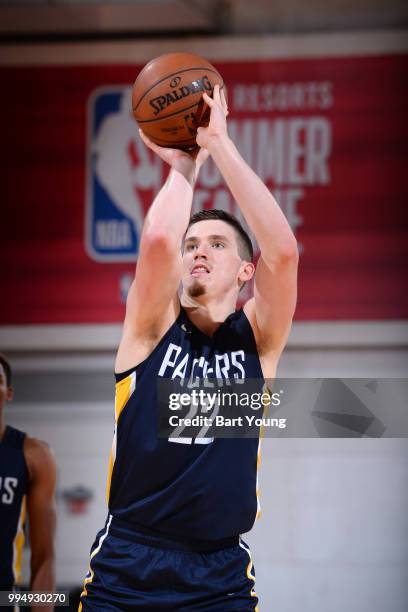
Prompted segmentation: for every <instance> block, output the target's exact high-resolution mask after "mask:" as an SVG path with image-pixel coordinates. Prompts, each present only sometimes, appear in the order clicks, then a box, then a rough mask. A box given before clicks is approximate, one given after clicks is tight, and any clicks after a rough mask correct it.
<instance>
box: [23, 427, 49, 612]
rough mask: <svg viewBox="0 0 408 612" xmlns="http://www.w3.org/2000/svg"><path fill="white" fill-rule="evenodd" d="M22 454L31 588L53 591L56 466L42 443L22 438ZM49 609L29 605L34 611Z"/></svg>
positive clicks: (33, 439)
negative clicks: (26, 474)
mask: <svg viewBox="0 0 408 612" xmlns="http://www.w3.org/2000/svg"><path fill="white" fill-rule="evenodd" d="M24 456H25V458H26V463H27V467H28V471H29V478H30V483H29V488H28V493H27V510H28V522H29V534H30V547H31V578H30V590H31V591H54V590H55V553H54V536H55V525H56V511H55V484H56V465H55V459H54V456H53V453H52V451H51V449H50V448H49V446H48V445H47V444H45V442H41V441H40V440H36V439H35V438H26V439H25V442H24ZM44 609H45V610H53V609H54V608H53V606H49V607H48V606H47V607H46V608H44V607H41V608H39V607H38V608H37V607H36V606H33V607H32V610H34V611H35V612H37V611H40V610H44Z"/></svg>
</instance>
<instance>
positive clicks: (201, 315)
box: [181, 294, 236, 336]
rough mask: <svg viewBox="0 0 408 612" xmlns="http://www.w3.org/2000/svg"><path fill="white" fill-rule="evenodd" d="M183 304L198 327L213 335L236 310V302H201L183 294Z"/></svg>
mask: <svg viewBox="0 0 408 612" xmlns="http://www.w3.org/2000/svg"><path fill="white" fill-rule="evenodd" d="M181 304H182V306H183V308H184V309H185V310H186V312H187V314H188V318H189V319H190V321H191V322H192V323H194V325H195V326H196V327H198V329H200V330H201V331H202V332H204V333H205V334H207V335H208V336H212V335H213V334H214V333H215V332H216V331H217V329H218V328H219V326H220V325H221V324H222V323H223V322H224V321H225V319H226V318H227V317H228V316H229V315H230V314H231V313H233V312H235V306H236V302H235V301H232V300H228V301H226V300H225V298H224V299H223V300H220V301H216V300H211V301H210V300H206V301H205V302H201V301H199V300H195V299H193V298H190V297H189V296H186V295H184V294H183V296H182V298H181Z"/></svg>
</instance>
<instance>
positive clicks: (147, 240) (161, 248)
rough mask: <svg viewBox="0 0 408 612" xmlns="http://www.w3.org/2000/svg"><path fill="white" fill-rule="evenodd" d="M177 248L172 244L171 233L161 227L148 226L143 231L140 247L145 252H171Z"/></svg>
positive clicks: (163, 253)
mask: <svg viewBox="0 0 408 612" xmlns="http://www.w3.org/2000/svg"><path fill="white" fill-rule="evenodd" d="M176 248H179V245H178V247H177V245H175V244H174V240H173V239H172V236H171V234H169V233H167V232H166V231H164V230H163V229H161V228H149V229H147V230H146V231H145V232H144V233H143V237H142V244H141V249H143V250H144V251H145V252H150V253H160V254H162V255H165V254H171V253H173V251H174V250H175V249H176Z"/></svg>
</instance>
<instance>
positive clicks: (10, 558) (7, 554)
mask: <svg viewBox="0 0 408 612" xmlns="http://www.w3.org/2000/svg"><path fill="white" fill-rule="evenodd" d="M24 438H25V434H24V433H23V432H21V431H19V430H17V429H14V428H12V427H9V426H8V427H6V430H5V432H4V435H3V438H2V440H1V442H0V525H1V536H0V587H2V588H10V587H11V586H12V585H13V584H14V583H18V581H19V578H20V573H21V554H22V546H23V542H24V536H23V524H24V519H25V495H26V492H27V488H28V480H29V478H28V470H27V465H26V462H25V458H24Z"/></svg>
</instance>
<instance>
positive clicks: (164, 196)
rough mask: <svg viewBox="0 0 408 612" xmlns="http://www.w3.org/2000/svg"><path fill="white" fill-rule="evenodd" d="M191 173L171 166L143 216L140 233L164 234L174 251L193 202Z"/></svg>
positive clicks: (149, 234)
mask: <svg viewBox="0 0 408 612" xmlns="http://www.w3.org/2000/svg"><path fill="white" fill-rule="evenodd" d="M193 188H194V175H193V173H192V174H191V175H190V173H188V172H186V173H182V172H179V171H177V170H174V169H171V170H170V173H169V176H168V178H167V180H166V182H165V184H164V185H163V187H162V188H161V190H160V191H159V193H158V194H157V196H156V197H155V199H154V201H153V203H152V205H151V206H150V209H149V212H148V214H147V216H146V220H145V225H144V228H143V234H144V235H145V236H151V237H154V236H157V235H159V236H162V237H163V236H164V237H165V238H166V239H167V240H168V241H169V242H170V243H171V244H172V245H173V246H174V248H175V249H177V251H178V250H179V249H180V243H181V239H182V237H183V235H184V233H185V231H186V228H187V225H188V221H189V219H190V215H191V206H192V202H193Z"/></svg>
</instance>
